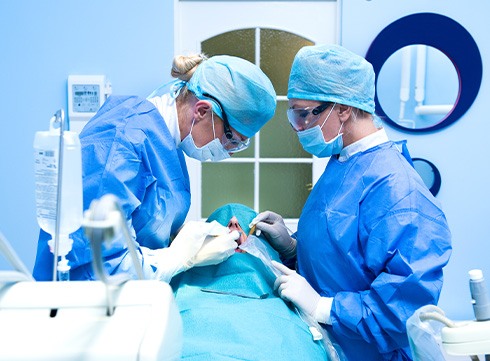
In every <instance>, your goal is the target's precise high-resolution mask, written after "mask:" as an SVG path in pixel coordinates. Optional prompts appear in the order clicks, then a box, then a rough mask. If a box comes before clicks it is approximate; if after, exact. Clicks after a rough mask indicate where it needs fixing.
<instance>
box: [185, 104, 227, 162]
mask: <svg viewBox="0 0 490 361" xmlns="http://www.w3.org/2000/svg"><path fill="white" fill-rule="evenodd" d="M211 117H212V118H211V119H212V122H213V137H214V139H213V140H212V141H211V142H209V143H208V144H205V145H203V146H202V147H200V148H199V147H197V146H196V143H195V142H194V138H192V128H193V127H194V120H193V121H192V125H191V130H190V132H189V135H188V136H187V137H185V138H184V140H183V141H182V142H181V143H180V144H179V148H181V149H182V150H183V151H184V152H185V154H187V155H188V156H189V157H191V158H194V159H197V160H199V161H201V162H205V161H211V162H219V161H220V160H223V159H227V158H230V155H229V154H228V152H227V151H226V150H225V148H224V147H223V145H222V144H221V142H220V140H219V139H218V138H216V134H215V132H214V115H213V113H212V112H211Z"/></svg>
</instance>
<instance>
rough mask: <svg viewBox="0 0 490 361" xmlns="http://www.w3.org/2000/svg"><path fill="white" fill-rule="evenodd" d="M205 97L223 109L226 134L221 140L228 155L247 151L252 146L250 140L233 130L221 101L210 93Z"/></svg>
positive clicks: (205, 94)
mask: <svg viewBox="0 0 490 361" xmlns="http://www.w3.org/2000/svg"><path fill="white" fill-rule="evenodd" d="M203 95H204V96H205V97H206V98H210V99H212V100H214V101H215V102H216V104H217V105H218V107H219V108H220V109H221V114H222V117H221V118H222V119H223V129H224V133H225V134H223V137H222V138H221V144H223V148H225V149H226V151H227V152H228V153H237V152H241V151H242V150H245V149H247V148H248V146H249V145H250V138H246V139H242V138H241V137H239V136H238V135H237V134H235V133H234V132H233V131H232V130H231V127H230V123H229V122H228V118H227V117H226V113H225V110H224V108H223V106H222V105H221V103H220V101H219V100H218V99H216V98H215V97H214V96H212V95H210V94H208V93H204V94H203Z"/></svg>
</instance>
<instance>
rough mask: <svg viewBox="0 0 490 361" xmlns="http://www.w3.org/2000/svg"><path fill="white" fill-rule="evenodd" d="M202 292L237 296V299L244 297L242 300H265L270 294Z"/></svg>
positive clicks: (206, 290) (205, 290)
mask: <svg viewBox="0 0 490 361" xmlns="http://www.w3.org/2000/svg"><path fill="white" fill-rule="evenodd" d="M201 291H202V292H207V293H216V294H218V295H229V296H237V297H242V298H250V299H254V300H264V299H266V298H267V297H269V294H268V293H263V294H261V295H259V296H255V295H244V294H241V293H236V292H229V291H218V290H211V289H209V288H201Z"/></svg>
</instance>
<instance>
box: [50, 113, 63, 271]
mask: <svg viewBox="0 0 490 361" xmlns="http://www.w3.org/2000/svg"><path fill="white" fill-rule="evenodd" d="M54 117H55V122H56V121H59V123H60V142H59V149H58V189H57V193H56V222H55V232H54V252H53V255H54V262H53V281H56V280H57V278H58V277H57V276H58V254H59V245H60V227H61V219H60V218H61V188H62V186H63V184H62V179H63V147H64V137H63V136H64V132H65V129H64V126H65V113H64V111H63V109H60V110H58V111H57V112H56V113H55V114H54Z"/></svg>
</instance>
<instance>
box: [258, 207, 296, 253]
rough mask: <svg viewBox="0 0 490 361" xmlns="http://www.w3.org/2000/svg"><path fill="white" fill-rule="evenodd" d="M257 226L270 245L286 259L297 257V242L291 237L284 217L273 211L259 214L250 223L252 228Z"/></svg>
mask: <svg viewBox="0 0 490 361" xmlns="http://www.w3.org/2000/svg"><path fill="white" fill-rule="evenodd" d="M254 225H255V227H256V229H258V230H260V231H262V232H263V233H264V235H265V237H266V238H267V241H268V242H269V243H270V245H271V246H272V247H273V248H274V249H275V250H276V251H277V252H279V254H280V255H281V256H282V257H284V258H285V259H290V258H293V257H294V256H296V240H295V239H294V238H292V237H291V236H290V235H289V232H288V228H287V227H286V224H285V223H284V220H283V219H282V217H281V216H280V215H279V214H277V213H274V212H272V211H265V212H262V213H259V214H258V215H257V216H256V217H255V218H254V219H253V220H252V222H250V225H249V226H250V228H252V227H253V226H254Z"/></svg>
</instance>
